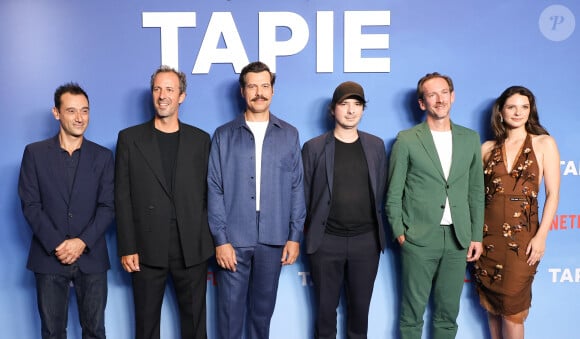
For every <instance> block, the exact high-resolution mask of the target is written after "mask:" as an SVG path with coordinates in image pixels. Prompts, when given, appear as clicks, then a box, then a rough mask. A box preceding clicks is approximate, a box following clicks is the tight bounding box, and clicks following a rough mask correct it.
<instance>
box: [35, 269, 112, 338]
mask: <svg viewBox="0 0 580 339" xmlns="http://www.w3.org/2000/svg"><path fill="white" fill-rule="evenodd" d="M34 276H35V278H36V295H37V301H38V311H39V313H40V320H41V323H42V338H43V339H65V338H66V327H67V322H68V303H69V290H70V286H71V283H72V284H73V285H74V288H75V293H76V297H77V306H78V310H79V320H80V323H81V328H82V330H83V339H89V338H90V339H92V338H99V339H104V338H105V306H106V305H107V272H103V273H96V274H85V273H83V272H81V271H80V269H79V267H78V265H77V264H72V265H70V266H69V267H68V271H67V272H66V273H64V274H43V273H35V274H34Z"/></svg>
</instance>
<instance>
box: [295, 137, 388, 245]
mask: <svg viewBox="0 0 580 339" xmlns="http://www.w3.org/2000/svg"><path fill="white" fill-rule="evenodd" d="M358 135H359V138H360V140H361V143H362V147H363V150H364V153H365V157H366V160H367V166H368V169H369V178H370V182H371V189H372V192H373V196H374V203H375V208H374V210H375V211H376V219H377V221H378V224H377V227H378V230H377V231H378V235H379V242H380V244H379V245H380V248H381V250H382V249H384V248H385V229H384V217H383V202H384V199H385V190H386V183H387V154H386V151H385V144H384V143H383V141H382V140H381V139H380V138H378V137H376V136H374V135H371V134H368V133H365V132H362V131H358ZM334 146H335V143H334V135H333V132H332V131H331V132H328V133H325V134H323V135H321V136H318V137H316V138H314V139H311V140H309V141H308V142H306V143H305V144H304V146H303V147H302V161H303V163H304V194H305V197H306V210H307V215H306V223H305V229H306V231H305V234H306V253H308V254H311V253H314V252H316V250H317V249H318V247H319V246H320V244H321V242H322V238H323V236H324V231H325V228H326V220H327V219H328V214H329V213H330V206H331V201H332V182H333V181H332V180H333V178H334Z"/></svg>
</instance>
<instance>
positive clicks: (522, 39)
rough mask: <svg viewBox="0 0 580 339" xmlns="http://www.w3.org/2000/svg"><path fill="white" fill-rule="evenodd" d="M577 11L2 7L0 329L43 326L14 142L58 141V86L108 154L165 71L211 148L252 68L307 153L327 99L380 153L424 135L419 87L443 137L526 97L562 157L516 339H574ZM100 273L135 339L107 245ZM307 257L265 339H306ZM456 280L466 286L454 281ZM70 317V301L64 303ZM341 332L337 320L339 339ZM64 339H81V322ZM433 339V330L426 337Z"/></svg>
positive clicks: (467, 295)
mask: <svg viewBox="0 0 580 339" xmlns="http://www.w3.org/2000/svg"><path fill="white" fill-rule="evenodd" d="M579 13H580V3H579V2H578V1H577V0H559V1H557V2H554V1H548V0H536V1H529V0H510V1H505V0H490V1H461V0H448V1H437V2H428V1H421V0H405V1H390V0H359V1H356V2H354V1H332V2H328V1H321V0H296V1H282V0H269V1H265V0H246V1H240V0H230V1H226V0H215V1H191V0H171V1H152V0H141V1H114V0H101V1H72V0H51V1H41V0H36V1H35V0H2V1H1V2H0V48H1V51H2V53H1V54H0V74H3V79H5V80H6V82H5V83H4V85H3V87H2V89H1V90H0V117H2V121H3V123H2V124H1V126H0V142H1V145H2V146H3V148H4V151H3V152H2V157H1V158H0V174H1V175H0V225H1V226H0V251H1V258H2V259H1V265H2V266H1V267H2V271H3V273H2V276H3V278H2V279H0V328H2V332H3V334H2V337H5V338H36V337H39V333H40V322H39V319H38V315H37V309H36V298H35V289H34V278H33V274H32V273H31V272H29V271H27V270H26V269H25V263H26V257H27V254H28V246H29V243H30V238H31V231H30V229H29V227H28V225H27V224H26V222H25V220H24V218H23V217H22V214H21V211H20V206H19V199H18V197H17V192H16V186H17V179H18V170H19V165H20V160H21V156H22V151H23V149H24V146H25V145H26V144H27V143H30V142H33V141H36V140H40V139H44V138H47V137H50V136H52V135H54V134H55V133H56V132H57V123H56V122H55V121H54V119H53V117H52V116H51V113H50V109H51V107H52V95H53V92H54V90H55V88H56V87H57V86H59V85H60V84H62V83H64V82H68V81H77V82H79V83H80V84H81V85H82V86H84V88H85V89H86V90H87V92H88V93H89V96H90V102H91V124H90V126H89V129H88V132H87V136H88V138H90V139H91V140H93V141H96V142H98V143H101V144H103V145H105V146H106V147H109V148H111V149H114V147H115V142H116V136H117V132H118V131H119V130H120V129H123V128H125V127H128V126H130V125H134V124H137V123H141V122H143V121H145V120H148V119H150V118H151V116H152V110H151V107H150V101H151V100H150V94H149V77H150V75H151V73H152V72H153V71H154V70H155V69H156V68H157V67H158V66H159V65H160V64H161V63H167V64H170V65H173V66H175V67H178V68H179V69H180V70H182V71H184V72H185V73H187V74H188V82H189V87H188V96H187V99H186V100H185V102H184V103H183V105H182V107H181V112H180V113H181V114H180V116H181V119H182V120H183V121H185V122H187V123H191V124H194V125H196V126H199V127H200V128H202V129H204V130H206V131H208V132H209V133H212V132H213V131H214V129H215V128H216V127H217V126H219V125H221V124H222V123H224V122H226V121H229V120H231V119H233V118H234V116H235V115H236V114H238V113H239V112H240V110H241V107H242V105H241V103H240V99H239V95H238V87H237V77H238V74H237V72H239V70H240V69H241V67H242V66H244V65H245V64H246V63H247V62H248V61H253V60H257V59H261V60H263V61H265V62H267V63H268V64H270V66H271V67H272V68H274V69H275V70H276V73H277V75H278V81H277V83H276V87H275V96H274V100H273V104H272V111H273V112H275V114H277V115H278V116H279V117H281V118H283V119H285V120H287V121H288V122H290V123H292V124H294V125H295V126H297V127H298V129H299V131H300V134H301V140H302V142H304V141H306V140H308V139H310V138H312V137H314V136H316V135H319V134H321V133H322V132H324V131H326V130H327V129H328V128H329V127H330V126H331V123H330V122H329V121H328V118H327V112H326V106H327V105H328V103H329V100H330V97H331V95H332V91H333V90H334V88H335V86H336V85H337V84H338V83H340V82H342V81H346V80H354V81H357V82H360V83H361V84H362V85H363V86H364V88H365V91H366V93H367V97H368V99H369V104H368V108H367V110H366V112H365V117H364V118H363V121H362V123H361V126H360V127H361V129H363V130H366V131H368V132H370V133H373V134H376V135H378V136H380V137H382V138H383V139H384V141H385V144H386V145H387V148H388V149H390V146H391V145H392V142H393V140H394V137H395V135H396V133H397V132H398V131H399V130H401V129H406V128H409V127H410V126H412V125H414V124H416V123H417V122H419V121H420V120H421V119H422V115H421V113H420V112H418V110H417V107H416V106H417V105H416V100H415V97H414V89H415V85H416V82H417V80H418V79H419V78H420V77H421V76H423V75H424V74H425V73H428V72H432V71H439V72H441V73H445V74H449V75H450V76H452V77H453V79H454V82H455V89H456V90H455V91H456V101H455V105H454V107H453V110H452V118H453V120H454V122H456V123H459V124H462V125H465V126H467V127H471V128H473V129H476V130H478V131H479V132H480V133H481V135H482V138H484V139H485V138H489V128H488V125H489V123H488V121H489V116H490V108H491V104H492V102H493V100H494V98H496V97H497V96H498V95H499V94H500V93H501V92H502V91H503V89H505V88H506V87H507V86H510V85H515V84H521V85H524V86H527V87H529V88H530V89H532V91H534V93H535V94H536V96H537V98H538V108H539V112H540V117H541V121H542V123H543V124H544V126H545V127H546V128H547V129H548V130H549V131H550V132H551V134H552V135H553V136H554V137H555V138H556V140H557V142H558V144H559V148H560V152H561V158H562V161H561V170H562V175H563V176H562V189H561V202H560V206H559V210H558V215H557V217H556V218H555V219H554V223H553V227H552V231H551V232H550V235H549V238H548V244H547V246H548V248H547V252H546V256H545V257H544V260H543V262H542V263H541V265H540V266H539V271H538V274H537V277H536V281H535V283H534V299H533V306H532V310H531V314H530V316H529V318H528V321H527V337H528V338H532V339H534V338H542V339H543V338H549V337H552V338H574V337H578V330H577V328H578V326H577V325H576V322H575V321H576V318H577V317H576V313H577V308H578V307H577V305H578V300H580V288H579V287H580V259H579V256H578V240H579V238H580V230H579V228H580V226H579V224H580V208H579V207H578V203H577V201H578V199H577V192H578V190H579V188H580V182H579V181H580V177H579V171H580V151H579V150H578V147H577V145H578V144H580V137H579V134H578V133H577V130H578V128H579V124H578V122H579V121H580V118H579V116H580V115H579V113H580V112H578V108H577V107H578V104H577V102H576V99H577V98H578V94H579V90H580V88H579V85H578V84H579V83H580V63H579V62H578V55H580V35H579V34H578V33H579V32H578V31H577V30H575V17H576V16H578V14H579ZM108 240H109V250H110V254H111V257H112V269H111V270H110V272H109V299H108V306H107V310H106V326H107V334H108V337H109V338H112V339H117V338H120V339H126V338H130V337H132V335H133V306H132V305H133V304H132V294H131V286H130V280H129V275H128V274H127V273H125V272H124V271H123V270H122V269H121V267H120V265H119V262H118V259H117V253H116V245H115V241H116V239H115V231H114V226H112V227H111V229H110V232H109V233H108ZM396 252H397V250H396V248H395V247H394V246H390V247H389V248H388V249H387V250H386V251H385V253H384V254H383V255H382V257H381V262H380V269H379V274H378V277H377V280H376V284H375V290H374V295H373V300H372V304H371V311H370V330H369V338H395V337H396V320H397V314H398V306H397V305H398V295H399V288H398V286H397V277H396V276H397V271H398V269H397V264H396V263H397V253H396ZM308 270H309V268H308V265H307V260H306V258H305V257H301V260H300V261H299V262H298V263H297V264H296V265H293V266H291V267H286V268H284V270H283V273H282V277H281V281H280V289H279V295H278V302H277V305H276V310H275V313H274V317H273V320H272V332H271V333H272V338H308V337H309V336H310V335H311V333H312V326H313V312H312V309H313V305H312V301H311V299H312V298H311V295H312V293H313V289H312V287H311V281H310V277H309V273H308ZM466 279H469V277H468V276H466ZM215 298H216V296H215V286H214V279H213V272H211V271H210V272H209V273H208V295H207V301H208V323H209V337H210V338H215V337H216V335H215V333H216V324H215V318H216V317H215V308H214V304H215ZM73 300H74V297H73ZM177 319H178V318H177V315H176V304H175V298H174V296H173V295H172V294H171V293H168V295H167V298H166V302H165V304H164V308H163V315H162V337H163V338H177V337H178V334H177V333H178V324H177ZM343 321H344V316H343V312H342V307H341V308H340V310H339V327H341V328H342V326H343ZM458 322H459V334H458V338H485V337H487V335H488V334H487V329H486V327H487V325H486V319H485V315H484V313H483V312H482V310H481V308H480V307H479V304H478V300H477V299H476V298H475V295H474V292H473V288H472V285H471V283H470V282H466V284H465V288H464V291H463V296H462V299H461V313H460V317H459V319H458ZM69 323H70V326H69V332H70V333H71V336H70V337H71V338H80V329H79V326H78V325H77V323H78V317H77V315H76V306H74V303H73V304H72V305H71V310H70V317H69ZM426 332H428V330H426Z"/></svg>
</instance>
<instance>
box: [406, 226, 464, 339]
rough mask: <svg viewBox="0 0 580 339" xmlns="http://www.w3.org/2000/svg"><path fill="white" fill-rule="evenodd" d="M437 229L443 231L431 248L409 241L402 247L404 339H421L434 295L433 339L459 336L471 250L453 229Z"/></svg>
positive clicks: (445, 227)
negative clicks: (458, 319) (424, 320)
mask: <svg viewBox="0 0 580 339" xmlns="http://www.w3.org/2000/svg"><path fill="white" fill-rule="evenodd" d="M434 227H439V228H440V229H439V230H438V232H437V237H436V238H435V239H432V241H431V242H430V244H429V245H427V246H417V245H415V244H413V243H411V242H408V241H406V242H404V243H403V245H402V247H401V266H402V267H401V279H402V281H401V287H402V296H401V314H400V319H399V329H400V333H401V339H420V338H421V335H422V333H423V314H424V313H425V308H426V306H427V303H428V302H429V296H430V295H431V293H432V294H433V295H432V301H433V304H432V307H433V309H432V316H433V320H432V323H433V331H432V338H433V339H452V338H455V335H456V333H457V322H456V319H457V315H458V313H459V300H460V298H461V291H462V290H463V285H464V279H465V269H466V266H467V262H466V257H467V249H466V248H461V246H460V245H459V243H458V242H457V239H456V237H455V235H454V232H453V229H452V228H453V226H434Z"/></svg>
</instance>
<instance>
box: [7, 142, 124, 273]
mask: <svg viewBox="0 0 580 339" xmlns="http://www.w3.org/2000/svg"><path fill="white" fill-rule="evenodd" d="M62 152H63V150H62V148H61V147H60V142H59V139H58V135H57V136H55V137H53V138H50V139H47V140H44V141H39V142H36V143H32V144H30V145H27V146H26V148H25V150H24V155H23V157H22V164H21V167H20V179H19V182H18V193H19V195H20V200H21V203H22V211H23V212H24V217H25V218H26V221H28V224H29V225H30V227H31V228H32V233H33V237H32V243H31V245H30V253H29V256H28V264H27V267H28V268H29V269H30V270H32V271H34V272H37V273H45V274H54V273H60V272H64V271H65V268H66V265H63V264H61V263H60V261H59V260H58V259H57V258H56V256H55V255H54V250H55V248H56V247H57V246H58V245H60V244H61V243H62V242H63V241H65V240H66V239H70V238H80V239H81V240H82V241H84V242H85V244H86V246H87V247H86V249H85V253H83V254H82V255H81V256H80V257H79V259H78V261H77V263H78V264H79V267H80V270H81V271H82V272H84V273H100V272H104V271H106V270H108V269H109V267H110V264H109V255H108V252H107V244H106V241H105V233H106V231H107V228H108V227H109V226H110V224H111V222H112V221H113V218H114V213H115V210H114V192H113V190H114V183H113V180H114V161H113V153H112V152H111V151H110V150H108V149H106V148H104V147H102V146H99V145H97V144H95V143H94V142H91V141H89V140H87V139H86V138H85V139H84V140H83V143H82V145H81V149H80V152H81V153H80V157H79V163H78V167H77V171H76V176H75V180H74V184H73V188H72V192H71V194H69V191H68V184H67V180H66V176H65V171H66V169H65V166H64V164H63V161H62V160H61V157H62Z"/></svg>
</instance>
